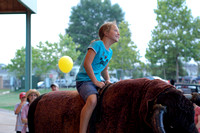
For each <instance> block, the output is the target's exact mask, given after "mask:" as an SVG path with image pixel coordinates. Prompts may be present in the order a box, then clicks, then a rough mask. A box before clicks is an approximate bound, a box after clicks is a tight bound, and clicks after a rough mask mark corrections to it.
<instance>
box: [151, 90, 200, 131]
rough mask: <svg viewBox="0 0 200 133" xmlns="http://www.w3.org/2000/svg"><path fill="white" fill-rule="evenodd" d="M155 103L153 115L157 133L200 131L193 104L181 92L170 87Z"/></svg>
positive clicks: (154, 127) (153, 124) (153, 123)
mask: <svg viewBox="0 0 200 133" xmlns="http://www.w3.org/2000/svg"><path fill="white" fill-rule="evenodd" d="M155 103H156V104H155V105H154V107H153V110H154V113H153V115H152V127H153V129H154V132H155V133H178V132H181V133H198V131H197V129H196V126H195V123H194V107H193V104H192V102H190V101H189V100H188V99H187V98H186V97H185V96H184V95H183V94H182V93H181V92H179V91H177V90H174V89H168V90H167V91H165V92H164V93H162V94H160V95H159V96H158V98H157V99H156V102H155Z"/></svg>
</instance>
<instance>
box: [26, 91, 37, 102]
mask: <svg viewBox="0 0 200 133" xmlns="http://www.w3.org/2000/svg"><path fill="white" fill-rule="evenodd" d="M37 97H38V96H37V94H36V93H31V94H30V95H28V99H29V103H32V102H33V101H34V100H35V99H36V98H37Z"/></svg>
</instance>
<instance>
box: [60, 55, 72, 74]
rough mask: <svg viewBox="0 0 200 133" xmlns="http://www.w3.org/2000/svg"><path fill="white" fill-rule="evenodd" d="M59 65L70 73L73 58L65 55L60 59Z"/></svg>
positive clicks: (63, 70)
mask: <svg viewBox="0 0 200 133" xmlns="http://www.w3.org/2000/svg"><path fill="white" fill-rule="evenodd" d="M58 67H59V69H60V70H61V71H62V72H64V73H68V72H70V71H71V70H72V67H73V60H72V58H71V57H69V56H63V57H61V58H60V59H59V61H58Z"/></svg>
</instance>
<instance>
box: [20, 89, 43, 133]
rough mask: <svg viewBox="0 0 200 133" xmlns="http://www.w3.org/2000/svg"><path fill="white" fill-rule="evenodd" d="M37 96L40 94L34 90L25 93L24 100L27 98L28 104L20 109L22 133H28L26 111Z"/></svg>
mask: <svg viewBox="0 0 200 133" xmlns="http://www.w3.org/2000/svg"><path fill="white" fill-rule="evenodd" d="M39 96H40V93H39V91H37V90H36V89H30V90H29V91H27V92H26V98H27V101H28V104H26V105H25V106H24V107H23V109H22V114H21V119H22V123H24V127H23V129H22V133H28V132H29V130H28V110H29V106H30V104H31V103H32V102H33V101H34V100H35V99H36V98H37V97H39Z"/></svg>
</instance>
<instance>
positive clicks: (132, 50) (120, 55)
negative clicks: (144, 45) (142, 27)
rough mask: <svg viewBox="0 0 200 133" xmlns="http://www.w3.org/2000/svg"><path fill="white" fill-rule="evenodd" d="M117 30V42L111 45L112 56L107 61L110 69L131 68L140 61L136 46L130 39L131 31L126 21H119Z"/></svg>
mask: <svg viewBox="0 0 200 133" xmlns="http://www.w3.org/2000/svg"><path fill="white" fill-rule="evenodd" d="M119 32H120V39H119V42H117V43H114V44H113V45H112V46H111V48H112V50H113V57H112V59H111V61H110V63H109V67H110V69H111V70H114V69H122V70H123V71H125V70H132V69H133V68H134V67H135V64H137V65H138V64H141V62H140V55H139V52H138V51H137V46H136V45H135V44H134V42H133V41H131V32H130V29H129V28H128V22H121V23H120V24H119Z"/></svg>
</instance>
